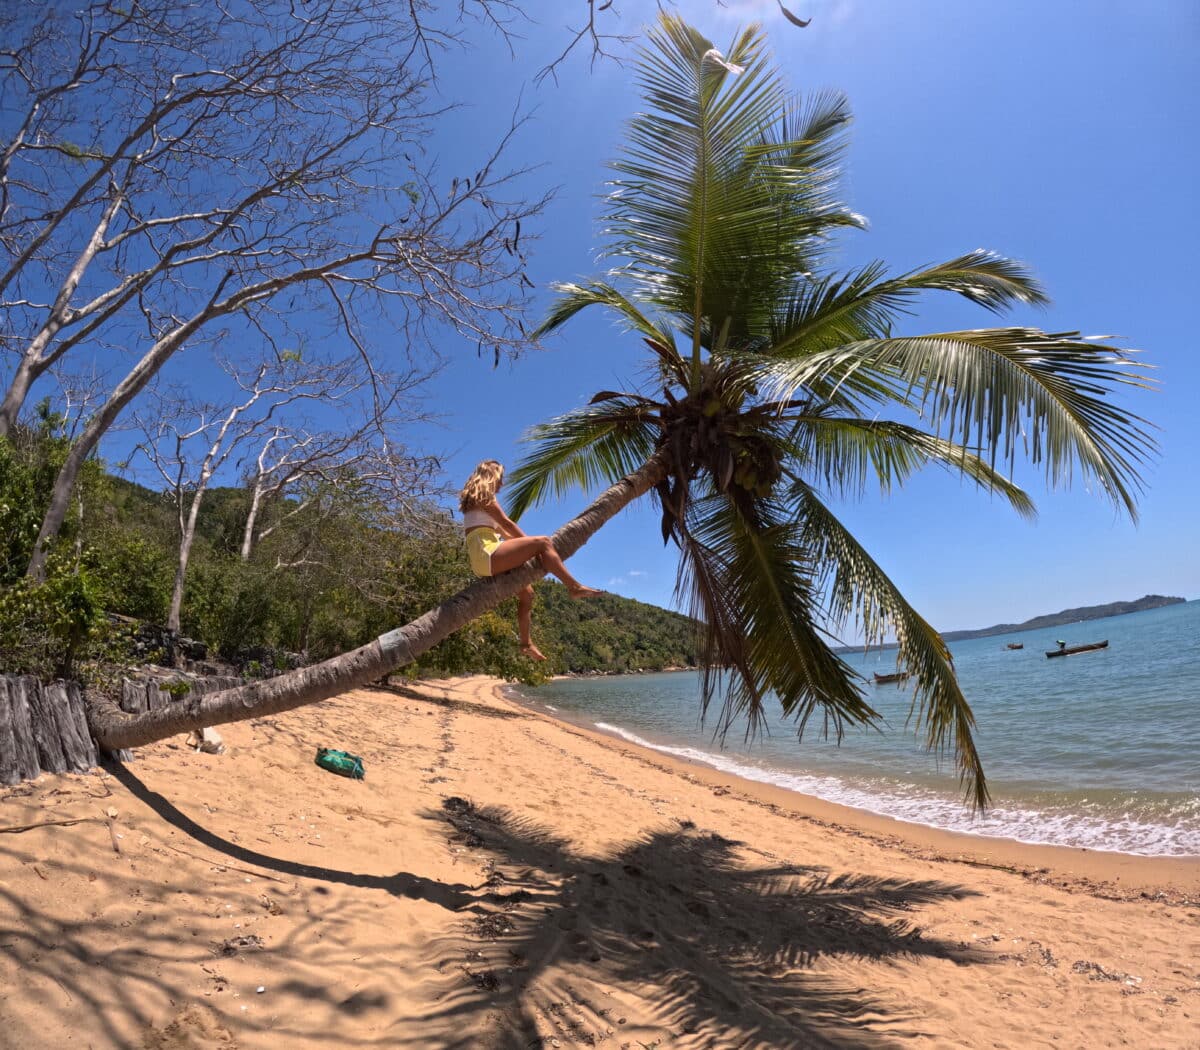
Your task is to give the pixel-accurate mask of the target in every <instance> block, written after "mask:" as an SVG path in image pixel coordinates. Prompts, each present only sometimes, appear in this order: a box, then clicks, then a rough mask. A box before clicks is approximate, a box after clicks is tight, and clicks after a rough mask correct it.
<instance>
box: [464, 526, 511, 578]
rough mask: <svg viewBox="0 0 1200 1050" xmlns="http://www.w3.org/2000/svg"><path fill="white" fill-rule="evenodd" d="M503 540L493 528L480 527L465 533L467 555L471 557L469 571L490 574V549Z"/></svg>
mask: <svg viewBox="0 0 1200 1050" xmlns="http://www.w3.org/2000/svg"><path fill="white" fill-rule="evenodd" d="M502 542H503V541H502V540H501V539H500V533H498V532H497V531H496V530H495V529H489V528H486V527H480V528H477V529H472V530H471V531H470V532H468V533H467V556H468V557H469V558H470V559H471V571H472V572H474V573H475V575H476V576H491V574H492V551H494V550H495V549H496V548H497V547H499V546H500V544H501V543H502Z"/></svg>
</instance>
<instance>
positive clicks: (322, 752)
mask: <svg viewBox="0 0 1200 1050" xmlns="http://www.w3.org/2000/svg"><path fill="white" fill-rule="evenodd" d="M317 765H318V766H320V767H321V768H322V769H328V770H329V772H330V773H336V774H337V775H338V776H339V777H350V779H351V780H362V779H363V777H365V776H366V775H367V772H366V770H365V769H363V763H362V759H361V758H359V757H358V755H349V754H347V753H346V752H345V751H334V750H333V748H330V747H319V748H317Z"/></svg>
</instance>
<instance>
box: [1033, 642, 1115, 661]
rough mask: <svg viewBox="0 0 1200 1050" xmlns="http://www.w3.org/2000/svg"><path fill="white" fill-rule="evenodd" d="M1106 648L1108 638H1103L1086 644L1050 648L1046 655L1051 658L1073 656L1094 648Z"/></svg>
mask: <svg viewBox="0 0 1200 1050" xmlns="http://www.w3.org/2000/svg"><path fill="white" fill-rule="evenodd" d="M1107 648H1108V639H1107V638H1105V639H1104V641H1102V642H1091V643H1089V644H1088V645H1069V646H1067V647H1066V648H1065V649H1051V650H1050V651H1049V652H1047V653H1046V655H1047V656H1048V657H1050V658H1051V659H1053V658H1054V657H1056V656H1073V655H1074V654H1075V653H1090V652H1093V651H1095V650H1096V649H1107Z"/></svg>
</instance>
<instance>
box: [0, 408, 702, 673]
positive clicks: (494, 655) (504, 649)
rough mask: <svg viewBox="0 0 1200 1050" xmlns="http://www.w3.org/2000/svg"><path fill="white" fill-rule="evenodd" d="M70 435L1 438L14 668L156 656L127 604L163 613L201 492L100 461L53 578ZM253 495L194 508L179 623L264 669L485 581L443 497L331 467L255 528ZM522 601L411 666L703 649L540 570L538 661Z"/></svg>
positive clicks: (5, 576) (648, 663)
mask: <svg viewBox="0 0 1200 1050" xmlns="http://www.w3.org/2000/svg"><path fill="white" fill-rule="evenodd" d="M67 448H68V443H67V441H66V439H65V438H63V437H62V436H60V435H59V434H58V432H57V429H56V421H55V419H54V418H53V417H51V416H46V417H45V418H44V419H43V420H42V423H41V426H40V427H23V428H19V429H18V430H17V431H16V432H15V433H13V434H11V435H10V437H9V438H8V439H4V440H0V555H2V558H3V560H2V568H0V669H2V670H4V671H9V672H27V673H33V674H38V675H41V676H43V677H49V676H52V675H64V674H72V675H76V676H82V677H85V678H87V677H89V676H92V677H95V676H100V675H103V674H106V673H111V672H112V670H113V669H114V668H117V667H119V666H120V665H121V664H122V663H123V662H131V661H133V660H135V659H137V658H139V656H140V655H143V654H142V653H139V651H138V650H137V649H136V647H135V646H134V635H135V634H136V633H137V628H136V626H134V625H131V624H129V623H128V622H124V621H122V622H114V616H116V617H126V618H131V619H132V620H134V621H139V622H142V623H149V624H154V625H163V624H165V623H166V622H167V617H168V612H169V605H170V601H171V595H172V589H173V585H174V582H175V578H176V572H177V568H178V564H179V548H180V536H181V525H180V517H181V516H180V506H179V505H180V504H181V505H182V506H183V508H184V510H186V509H188V507H189V506H190V498H191V496H192V495H193V494H194V493H193V492H191V491H189V490H187V489H186V488H185V489H184V490H182V491H181V492H180V493H178V494H176V493H171V492H165V493H161V492H154V491H152V490H150V489H148V488H146V487H144V486H142V485H139V484H135V483H133V482H132V481H129V480H128V479H126V478H123V477H120V476H117V475H116V474H114V473H112V472H111V471H108V470H105V469H104V467H103V465H102V464H100V463H99V462H97V461H95V460H93V461H90V462H89V464H88V468H87V470H85V471H84V476H83V479H82V481H81V484H80V486H79V491H78V498H77V499H76V500H75V501H74V503H73V507H72V513H71V515H70V517H69V520H68V522H67V525H66V527H65V529H64V533H63V538H62V539H63V542H60V543H59V545H58V546H57V547H56V552H55V555H54V557H53V558H52V559H51V561H50V564H49V572H48V577H47V580H46V582H45V584H42V585H35V584H32V583H30V582H29V581H27V580H25V579H24V578H23V568H24V566H25V565H26V564H27V562H28V556H29V551H30V549H31V545H32V541H33V539H34V537H35V536H36V523H37V520H38V517H39V513H40V507H41V506H43V505H44V503H45V500H46V498H47V493H48V491H49V485H50V483H51V481H52V479H53V476H54V472H55V468H56V464H57V462H58V461H60V460H61V458H62V457H63V456H64V455H65V453H66V450H67ZM251 496H252V493H251V489H250V487H249V486H248V485H247V486H245V487H213V488H210V489H208V490H207V491H206V492H205V493H204V499H203V502H202V503H201V504H200V507H199V512H198V517H197V521H196V528H195V535H194V539H193V542H192V548H191V553H190V558H189V559H188V563H187V571H186V575H185V578H184V586H183V592H182V605H181V609H180V617H179V620H180V622H179V633H180V634H181V635H183V636H185V637H188V638H192V639H196V640H198V641H201V642H203V643H204V644H205V645H206V646H208V647H209V650H210V653H211V655H212V656H214V657H218V658H220V659H223V660H226V661H232V662H235V663H238V664H240V665H241V666H243V667H246V666H251V667H252V669H254V670H263V671H266V670H268V669H269V668H268V667H267V666H265V665H267V664H269V663H270V662H272V661H278V660H281V659H283V657H282V654H283V653H299V654H303V656H304V658H306V659H308V660H320V659H323V658H325V657H328V656H331V655H334V654H336V653H339V652H343V651H345V650H347V649H349V648H352V647H354V646H357V645H360V644H362V643H363V642H365V641H368V640H369V639H371V638H374V637H376V636H378V635H379V634H381V633H383V632H384V631H386V630H389V629H391V628H393V627H395V626H397V625H399V624H403V623H406V622H408V621H409V620H411V619H413V618H414V617H416V616H418V615H419V614H421V613H422V612H424V611H425V610H426V609H428V608H430V607H431V606H433V605H435V604H437V603H438V602H439V601H441V600H443V599H445V598H447V597H449V596H450V595H452V594H454V593H455V592H456V591H458V590H459V589H460V588H461V587H462V586H464V585H465V584H466V583H468V582H469V581H470V579H471V578H472V577H471V575H470V570H469V567H468V565H467V561H466V558H465V555H464V553H463V549H462V539H461V535H462V534H461V528H460V526H459V525H458V524H457V523H456V522H455V521H454V520H453V519H451V518H450V516H449V515H448V514H447V513H446V512H445V511H443V510H441V509H439V508H437V507H436V506H434V505H432V504H430V503H421V504H419V505H404V506H397V505H396V504H394V503H391V502H389V501H388V500H386V499H383V498H381V497H380V495H379V493H378V491H377V490H375V489H373V488H371V487H369V486H365V485H360V484H357V483H356V482H355V479H354V478H353V477H352V476H346V477H326V478H323V479H320V480H317V481H313V482H312V483H310V484H308V485H306V486H302V487H299V488H297V489H294V490H293V491H291V492H290V493H289V494H288V495H287V496H286V497H281V498H278V499H275V500H273V501H267V502H265V503H264V504H263V505H262V506H261V507H260V508H259V509H258V511H257V519H256V520H254V521H252V525H253V529H252V530H248V528H247V519H248V515H249V513H250V505H251ZM177 497H178V500H179V504H177ZM248 532H252V537H251V539H252V542H251V543H249V544H248V543H247V535H248ZM247 546H249V550H248V551H247V549H246V548H247ZM514 604H515V603H513V602H509V603H507V604H506V605H503V606H501V607H500V608H499V609H498V610H497V611H495V612H492V613H488V614H486V615H484V616H483V617H481V618H480V619H478V620H477V621H475V622H474V623H472V624H470V625H468V626H467V627H466V628H464V629H463V630H462V631H460V632H459V633H458V634H456V635H454V636H453V637H451V638H449V639H448V640H447V641H446V642H444V643H443V644H442V645H439V646H437V647H436V648H435V649H433V650H432V651H430V652H429V653H427V654H426V655H425V656H423V657H422V658H421V660H420V661H419V662H418V663H417V664H416V665H414V666H413V667H411V668H409V669H408V671H409V672H411V673H413V674H425V675H429V674H459V673H465V672H484V673H490V674H496V675H500V676H502V677H506V678H521V679H524V680H532V681H536V680H539V679H541V678H543V677H544V676H546V675H548V674H555V673H562V672H567V671H570V672H602V673H603V672H622V671H635V670H658V669H661V668H663V667H670V666H679V665H686V664H690V663H692V662H694V639H693V631H692V625H691V622H690V621H689V620H688V619H687V618H686V617H683V616H680V615H678V614H676V613H671V612H667V611H666V610H663V609H658V608H655V607H653V606H649V605H644V604H642V603H640V602H635V601H631V600H629V599H625V598H621V597H618V596H616V595H605V596H603V597H601V598H599V599H594V600H590V601H587V602H573V601H571V600H569V599H568V597H567V595H566V591H565V588H563V587H562V586H561V585H560V584H558V583H556V582H544V583H541V584H539V585H538V604H537V607H536V609H535V614H534V615H535V620H534V636H535V639H536V640H537V641H538V644H539V645H540V646H541V648H542V650H543V651H544V652H545V653H546V655H547V657H548V660H547V662H546V663H545V664H541V665H536V664H534V663H532V662H531V661H529V660H527V659H525V658H523V657H521V656H520V654H519V653H518V648H517V639H516V629H515V618H514V616H515V609H514V607H513V606H514ZM144 633H145V632H142V634H143V636H144Z"/></svg>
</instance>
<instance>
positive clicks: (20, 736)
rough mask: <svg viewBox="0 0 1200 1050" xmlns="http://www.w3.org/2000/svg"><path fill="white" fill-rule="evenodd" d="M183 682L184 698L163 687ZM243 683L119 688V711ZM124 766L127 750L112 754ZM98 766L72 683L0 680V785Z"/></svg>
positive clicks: (150, 706) (193, 681) (151, 684)
mask: <svg viewBox="0 0 1200 1050" xmlns="http://www.w3.org/2000/svg"><path fill="white" fill-rule="evenodd" d="M175 681H186V682H187V684H188V686H189V688H188V691H187V692H186V693H182V694H181V695H179V696H176V695H174V694H173V693H172V691H171V689H169V688H167V687H168V686H169V685H170V684H171V683H172V682H175ZM241 684H242V680H241V679H240V678H230V677H222V678H210V679H204V680H196V679H179V678H171V679H163V680H150V681H144V680H143V681H131V680H129V679H126V680H125V681H124V682H122V684H121V700H120V707H121V710H122V711H126V712H128V713H129V714H139V713H141V712H143V711H157V710H159V709H160V708H164V707H168V706H170V705H171V704H172V703H175V702H177V701H178V700H182V699H186V698H189V697H192V698H194V697H197V696H203V695H204V694H206V693H213V692H217V691H219V690H222V689H229V688H231V687H233V686H238V685H241ZM114 754H115V757H117V758H119V759H121V760H122V761H128V760H129V759H130V758H132V757H133V755H132V753H131V752H129V751H119V752H115V753H114ZM98 762H99V755H98V753H97V750H96V744H95V742H94V741H93V740H92V736H91V733H90V732H89V731H88V724H87V714H86V711H85V709H84V702H83V696H82V694H81V691H80V688H79V685H78V684H77V683H75V682H52V683H51V684H49V685H43V684H42V683H41V682H39V681H38V680H37V679H36V678H33V677H30V676H28V675H0V784H19V783H20V782H21V781H23V780H33V779H35V778H36V777H38V776H40V775H41V774H42V773H86V772H87V771H88V770H89V769H93V768H95V766H96V765H97V764H98Z"/></svg>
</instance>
